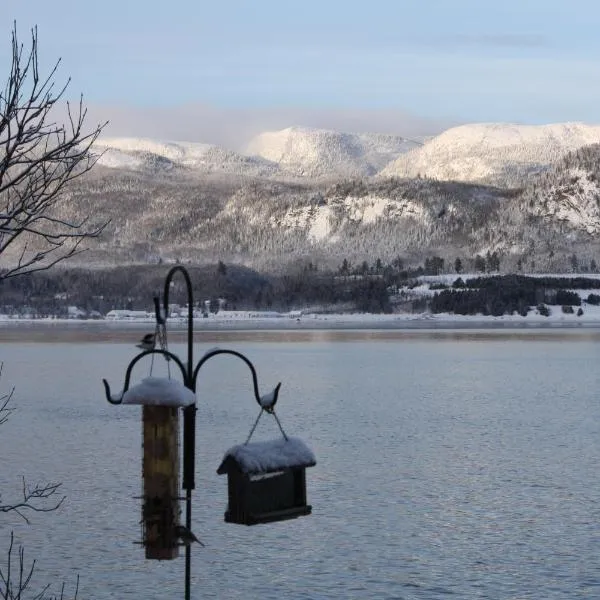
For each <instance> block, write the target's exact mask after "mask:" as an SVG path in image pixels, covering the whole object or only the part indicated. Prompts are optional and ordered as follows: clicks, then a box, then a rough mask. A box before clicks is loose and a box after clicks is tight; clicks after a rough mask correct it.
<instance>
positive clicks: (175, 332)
mask: <svg viewBox="0 0 600 600" xmlns="http://www.w3.org/2000/svg"><path fill="white" fill-rule="evenodd" d="M426 325H427V324H425V323H421V324H420V325H419V326H415V324H414V322H413V323H412V324H410V325H407V327H406V328H399V327H398V325H396V327H395V328H381V329H380V328H377V329H366V328H356V329H352V328H346V327H340V328H338V327H336V326H335V325H334V326H333V327H332V328H331V329H326V328H321V327H319V328H317V329H310V328H306V327H303V328H297V329H290V328H283V329H269V328H260V327H258V328H255V329H221V330H218V329H215V330H207V329H202V328H198V327H196V330H195V332H194V341H195V342H197V343H207V344H217V343H218V344H220V343H228V342H232V343H235V342H252V343H257V342H268V343H278V342H279V343H290V342H292V343H315V342H324V343H327V342H361V341H381V342H387V341H390V342H399V341H400V342H402V341H411V340H422V341H431V340H435V341H440V342H446V341H451V342H455V341H461V342H491V341H503V340H504V341H512V342H514V341H523V342H530V341H535V342H564V341H600V328H596V327H577V328H574V327H509V326H507V325H505V324H504V325H503V326H501V327H497V326H490V327H483V328H482V327H477V328H475V327H461V328H451V327H447V326H444V327H441V328H438V327H434V328H432V327H430V326H429V325H427V326H426ZM491 325H493V324H491ZM153 329H154V325H153V324H152V323H106V322H104V321H97V322H83V323H82V322H74V323H68V322H64V321H62V322H55V323H53V322H43V323H11V322H8V323H2V324H0V343H11V342H19V343H27V342H38V343H68V342H77V343H86V342H88V343H116V344H128V343H132V344H133V343H136V342H137V341H139V337H140V334H141V333H143V332H151V331H153ZM186 336H187V330H186V329H185V326H184V325H182V324H181V323H174V324H169V340H170V341H172V342H176V343H180V342H184V341H185V339H186Z"/></svg>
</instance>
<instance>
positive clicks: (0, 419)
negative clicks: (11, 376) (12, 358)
mask: <svg viewBox="0 0 600 600" xmlns="http://www.w3.org/2000/svg"><path fill="white" fill-rule="evenodd" d="M3 368H4V363H3V362H0V378H1V377H2V369H3ZM14 393H15V388H14V387H12V388H11V389H10V392H8V394H2V395H1V396H0V425H2V424H3V423H6V421H8V417H9V416H10V413H12V411H13V410H14V408H13V407H12V406H10V401H11V400H12V397H13V395H14Z"/></svg>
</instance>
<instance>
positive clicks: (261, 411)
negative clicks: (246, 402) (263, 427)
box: [244, 408, 289, 444]
mask: <svg viewBox="0 0 600 600" xmlns="http://www.w3.org/2000/svg"><path fill="white" fill-rule="evenodd" d="M264 412H266V413H270V414H272V415H273V417H275V421H276V422H277V425H278V426H279V430H280V431H281V434H282V435H283V437H284V438H285V440H286V441H287V440H288V439H289V438H288V436H287V434H286V433H285V431H284V430H283V426H282V425H281V421H280V420H279V417H278V416H277V415H276V414H275V410H274V409H272V408H271V409H270V410H267V409H265V408H261V409H260V412H259V413H258V417H256V421H254V425H252V429H251V430H250V433H249V434H248V437H247V438H246V441H245V442H244V444H247V443H248V442H249V441H250V438H251V437H252V434H253V433H254V431H255V430H256V427H257V426H258V422H259V421H260V418H261V417H262V414H263V413H264Z"/></svg>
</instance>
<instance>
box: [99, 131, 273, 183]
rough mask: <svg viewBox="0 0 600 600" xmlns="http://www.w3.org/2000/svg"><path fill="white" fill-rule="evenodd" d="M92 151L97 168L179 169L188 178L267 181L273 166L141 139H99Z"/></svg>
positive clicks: (200, 147) (206, 147) (196, 146)
mask: <svg viewBox="0 0 600 600" xmlns="http://www.w3.org/2000/svg"><path fill="white" fill-rule="evenodd" d="M94 149H95V150H96V151H97V152H98V153H100V152H102V155H101V157H100V159H99V161H98V164H100V165H102V166H105V167H109V168H113V169H131V170H136V171H150V172H156V171H169V170H172V169H177V168H178V169H182V170H184V171H186V172H188V173H189V174H199V175H204V174H209V173H224V174H229V175H252V176H259V177H268V176H271V175H274V174H275V173H277V172H278V170H279V169H278V167H277V165H275V164H273V163H270V162H268V161H266V160H264V159H261V158H257V157H248V156H244V155H242V154H238V153H236V152H233V151H231V150H225V149H223V148H219V147H218V146H213V145H211V144H202V143H194V142H159V141H155V140H150V139H144V138H101V139H99V140H98V141H97V142H96V143H95V145H94Z"/></svg>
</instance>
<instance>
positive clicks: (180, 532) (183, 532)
mask: <svg viewBox="0 0 600 600" xmlns="http://www.w3.org/2000/svg"><path fill="white" fill-rule="evenodd" d="M173 531H174V533H175V537H176V538H177V539H179V540H180V541H181V542H182V543H183V544H185V545H186V546H189V545H190V544H192V543H193V542H197V543H198V544H200V545H201V546H204V544H203V543H202V542H201V541H200V540H199V539H198V538H197V537H196V536H195V535H194V533H193V532H192V531H190V530H189V529H188V528H187V527H185V526H184V525H175V528H174V530H173Z"/></svg>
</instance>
